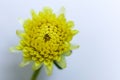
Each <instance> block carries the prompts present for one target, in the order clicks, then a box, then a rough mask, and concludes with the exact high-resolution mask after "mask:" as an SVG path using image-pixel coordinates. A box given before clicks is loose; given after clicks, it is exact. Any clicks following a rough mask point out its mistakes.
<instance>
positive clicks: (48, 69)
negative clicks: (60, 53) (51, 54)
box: [45, 62, 53, 76]
mask: <svg viewBox="0 0 120 80" xmlns="http://www.w3.org/2000/svg"><path fill="white" fill-rule="evenodd" d="M45 71H46V73H47V75H48V76H50V75H51V74H52V71H53V62H50V63H48V64H45Z"/></svg>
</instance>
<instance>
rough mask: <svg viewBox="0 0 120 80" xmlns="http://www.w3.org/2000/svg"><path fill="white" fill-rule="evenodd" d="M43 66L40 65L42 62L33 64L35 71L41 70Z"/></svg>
mask: <svg viewBox="0 0 120 80" xmlns="http://www.w3.org/2000/svg"><path fill="white" fill-rule="evenodd" d="M41 66H42V63H40V62H35V63H34V64H33V67H32V69H33V70H37V69H39V68H40V67H41Z"/></svg>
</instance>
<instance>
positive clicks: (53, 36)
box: [16, 8, 78, 75]
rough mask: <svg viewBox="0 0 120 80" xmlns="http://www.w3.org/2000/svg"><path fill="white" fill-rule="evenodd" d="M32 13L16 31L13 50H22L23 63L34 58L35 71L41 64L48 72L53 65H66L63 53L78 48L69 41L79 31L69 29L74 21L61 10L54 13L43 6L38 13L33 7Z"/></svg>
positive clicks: (66, 53)
mask: <svg viewBox="0 0 120 80" xmlns="http://www.w3.org/2000/svg"><path fill="white" fill-rule="evenodd" d="M31 14H32V18H31V19H27V20H25V21H24V23H23V28H24V31H20V30H17V31H16V33H17V35H18V36H19V37H20V42H19V45H18V46H16V49H17V50H20V51H22V55H23V61H22V63H21V65H22V66H24V65H26V64H28V63H29V62H30V61H33V62H34V64H33V69H34V70H37V69H39V68H40V67H41V66H42V65H44V66H45V68H46V72H47V74H48V75H50V74H51V73H52V68H53V64H55V65H56V66H57V67H59V68H61V69H63V68H65V67H66V61H65V56H69V55H70V54H71V52H72V49H74V48H77V47H78V46H73V45H71V43H70V41H71V40H72V38H73V36H74V35H75V34H77V33H78V31H77V30H73V29H72V28H73V26H74V22H73V21H67V20H66V18H65V15H64V13H63V12H61V13H60V14H59V15H56V14H55V13H53V11H52V9H51V8H44V9H43V10H42V11H40V12H39V13H35V12H34V11H33V10H32V12H31Z"/></svg>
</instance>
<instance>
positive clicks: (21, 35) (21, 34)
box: [16, 30, 24, 38]
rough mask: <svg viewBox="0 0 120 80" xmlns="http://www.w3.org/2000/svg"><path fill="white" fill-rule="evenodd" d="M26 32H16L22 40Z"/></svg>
mask: <svg viewBox="0 0 120 80" xmlns="http://www.w3.org/2000/svg"><path fill="white" fill-rule="evenodd" d="M23 33H24V31H23V30H16V34H17V35H18V36H19V37H20V38H22V37H23V36H24V34H23Z"/></svg>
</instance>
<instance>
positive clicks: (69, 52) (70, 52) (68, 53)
mask: <svg viewBox="0 0 120 80" xmlns="http://www.w3.org/2000/svg"><path fill="white" fill-rule="evenodd" d="M71 54H72V50H70V51H68V52H65V53H64V55H65V56H70V55H71Z"/></svg>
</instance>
